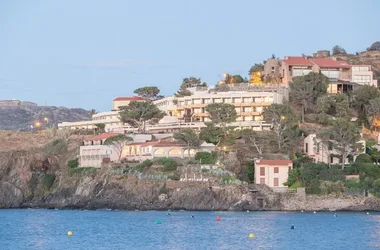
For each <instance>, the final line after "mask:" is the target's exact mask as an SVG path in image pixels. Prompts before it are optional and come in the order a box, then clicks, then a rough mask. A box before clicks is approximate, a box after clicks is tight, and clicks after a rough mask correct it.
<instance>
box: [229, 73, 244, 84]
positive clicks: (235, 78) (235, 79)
mask: <svg viewBox="0 0 380 250" xmlns="http://www.w3.org/2000/svg"><path fill="white" fill-rule="evenodd" d="M242 82H244V78H243V77H241V75H234V76H232V83H242Z"/></svg>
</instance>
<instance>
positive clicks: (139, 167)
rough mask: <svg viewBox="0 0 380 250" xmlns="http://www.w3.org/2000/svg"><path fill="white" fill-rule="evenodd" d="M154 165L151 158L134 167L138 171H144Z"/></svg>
mask: <svg viewBox="0 0 380 250" xmlns="http://www.w3.org/2000/svg"><path fill="white" fill-rule="evenodd" d="M152 165H153V162H152V161H151V160H145V161H143V162H141V163H140V164H137V165H136V166H134V168H133V169H134V170H136V171H138V172H143V171H144V169H145V168H149V167H151V166H152Z"/></svg>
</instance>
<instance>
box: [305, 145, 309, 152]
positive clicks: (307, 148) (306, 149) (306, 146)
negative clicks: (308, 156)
mask: <svg viewBox="0 0 380 250" xmlns="http://www.w3.org/2000/svg"><path fill="white" fill-rule="evenodd" d="M305 153H309V144H308V143H305Z"/></svg>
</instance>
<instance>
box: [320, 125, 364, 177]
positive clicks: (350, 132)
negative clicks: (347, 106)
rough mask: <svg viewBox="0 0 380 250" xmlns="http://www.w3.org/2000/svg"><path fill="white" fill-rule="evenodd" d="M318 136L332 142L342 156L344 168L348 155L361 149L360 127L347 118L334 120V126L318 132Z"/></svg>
mask: <svg viewBox="0 0 380 250" xmlns="http://www.w3.org/2000/svg"><path fill="white" fill-rule="evenodd" d="M318 137H319V138H321V139H323V140H325V141H328V142H329V143H331V144H332V148H333V149H335V150H336V151H337V152H338V154H339V155H340V156H341V158H342V170H343V169H344V166H345V159H346V158H347V156H349V155H351V154H353V153H355V152H356V151H357V150H358V149H360V145H358V141H359V140H360V130H359V127H358V126H357V125H356V124H355V123H353V122H350V121H348V120H347V119H343V118H338V119H335V120H333V122H332V126H331V127H330V128H329V129H327V130H325V131H322V132H320V133H319V134H318Z"/></svg>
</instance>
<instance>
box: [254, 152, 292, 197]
mask: <svg viewBox="0 0 380 250" xmlns="http://www.w3.org/2000/svg"><path fill="white" fill-rule="evenodd" d="M292 168H293V162H292V161H291V160H265V159H259V160H256V161H255V183H256V184H265V185H267V186H268V187H270V188H272V189H273V190H274V191H284V190H287V188H288V187H287V186H285V185H284V183H285V182H286V181H287V180H288V173H289V171H290V170H291V169H292Z"/></svg>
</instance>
